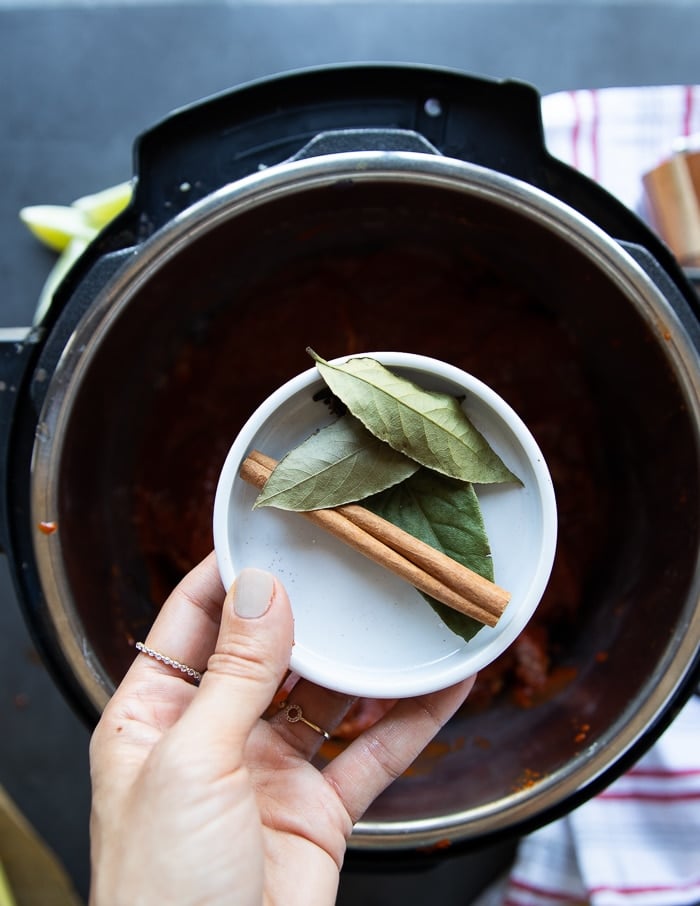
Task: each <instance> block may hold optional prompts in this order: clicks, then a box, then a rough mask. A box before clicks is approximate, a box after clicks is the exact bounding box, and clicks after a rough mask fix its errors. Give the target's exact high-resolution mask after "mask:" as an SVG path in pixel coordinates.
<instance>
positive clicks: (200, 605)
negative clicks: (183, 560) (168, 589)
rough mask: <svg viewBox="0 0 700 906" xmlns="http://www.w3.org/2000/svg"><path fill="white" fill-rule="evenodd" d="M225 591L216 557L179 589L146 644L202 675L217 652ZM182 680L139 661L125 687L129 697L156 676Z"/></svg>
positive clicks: (160, 667) (157, 665)
mask: <svg viewBox="0 0 700 906" xmlns="http://www.w3.org/2000/svg"><path fill="white" fill-rule="evenodd" d="M223 600H224V588H223V585H222V584H221V578H220V576H219V570H218V568H217V565H216V557H215V555H214V554H213V553H212V554H210V555H209V556H208V557H207V558H206V559H205V560H203V561H202V562H201V563H200V564H199V565H198V566H196V567H195V568H194V569H193V570H192V571H191V572H189V573H188V574H187V575H186V576H185V578H184V579H183V580H182V581H181V582H180V583H179V584H178V585H177V587H176V588H175V590H174V591H173V592H172V594H171V595H170V596H169V597H168V599H167V600H166V602H165V604H163V607H162V608H161V610H160V612H159V613H158V616H157V617H156V619H155V622H154V623H153V626H152V627H151V630H150V632H149V633H148V636H147V637H146V639H145V640H144V641H145V644H146V645H148V647H149V648H151V649H153V650H154V651H158V652H160V653H162V654H163V655H166V656H167V657H170V658H173V659H175V660H177V661H179V662H180V663H183V664H187V665H188V666H190V667H193V668H194V669H195V670H198V671H200V672H201V671H202V670H203V669H204V667H205V665H206V663H207V659H208V658H209V655H210V654H211V653H212V651H213V650H214V645H215V644H216V638H217V635H218V632H219V622H220V618H221V607H222V604H223ZM158 673H160V674H163V675H165V676H169V677H170V676H171V677H178V678H180V679H181V678H182V674H181V673H178V672H177V671H175V670H173V668H172V667H168V666H167V665H166V664H163V663H162V662H158V661H156V660H155V659H154V658H150V657H145V656H141V657H137V658H136V659H135V661H134V664H133V666H132V668H131V669H130V670H129V673H128V674H127V677H126V678H125V680H124V683H123V684H122V687H121V689H120V694H122V695H123V694H129V693H131V692H133V691H134V689H135V688H139V687H141V686H142V684H143V683H144V682H146V681H149V680H151V679H152V678H153V676H154V674H158Z"/></svg>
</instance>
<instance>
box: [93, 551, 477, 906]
mask: <svg viewBox="0 0 700 906" xmlns="http://www.w3.org/2000/svg"><path fill="white" fill-rule="evenodd" d="M146 644H147V645H148V646H149V647H150V648H152V649H155V650H156V651H160V652H163V653H165V654H167V655H169V656H170V657H174V658H177V659H178V660H180V661H181V662H182V663H185V664H188V665H191V666H193V667H195V668H197V669H202V667H203V666H204V665H205V664H206V665H207V669H206V672H205V673H204V675H203V677H202V681H201V685H200V686H199V687H197V686H196V685H194V684H193V682H192V681H190V680H188V679H187V677H185V676H184V675H183V674H181V673H179V672H177V671H176V670H174V669H173V668H172V667H168V666H166V665H165V664H163V663H160V662H158V661H156V660H155V659H152V658H149V657H145V656H142V655H140V656H138V657H137V658H136V659H135V661H134V664H133V665H132V667H131V669H130V670H129V672H128V673H127V675H126V677H125V678H124V680H123V682H122V684H121V685H120V687H119V689H118V690H117V691H116V693H115V694H114V696H113V698H112V700H111V701H110V703H109V704H108V705H107V708H106V709H105V711H104V714H103V715H102V718H101V720H100V722H99V724H98V726H97V728H96V730H95V733H94V735H93V738H92V742H91V747H90V759H91V771H92V784H93V807H92V816H91V827H90V830H91V841H92V872H93V877H92V889H91V895H90V904H91V906H140V904H148V906H153V904H154V903H170V904H173V906H189V904H198V906H204V904H206V906H218V904H226V906H260V904H262V903H264V904H274V906H297V904H299V906H315V904H327V906H332V904H333V903H334V902H335V898H336V893H337V887H338V877H339V871H340V868H341V865H342V862H343V856H344V853H345V848H346V841H347V838H348V837H349V835H350V833H351V831H352V827H353V824H354V823H355V822H356V821H357V820H358V819H359V818H360V817H361V816H362V814H363V812H364V811H365V810H366V809H367V807H368V806H369V805H370V803H371V802H372V801H373V800H374V799H375V798H376V796H377V795H378V794H379V793H380V792H381V791H382V790H383V789H384V788H385V787H386V786H388V784H389V783H391V781H392V780H394V779H395V778H396V777H397V776H399V775H400V774H401V773H402V772H403V771H404V770H405V769H406V768H407V767H408V766H409V765H410V764H411V762H412V761H413V760H414V759H415V758H416V756H417V755H418V754H419V753H420V752H421V750H422V749H423V748H424V747H425V745H426V744H427V743H428V742H429V741H430V739H431V738H432V737H433V736H434V735H435V733H436V732H437V731H438V730H439V728H440V727H441V726H442V725H443V724H444V723H445V721H447V720H448V719H449V718H450V717H451V715H452V714H453V713H454V711H455V710H456V709H457V708H458V707H459V705H460V704H461V703H462V701H463V700H464V698H465V697H466V695H467V694H468V692H469V690H470V688H471V686H472V682H473V681H472V680H467V681H465V682H464V683H461V684H460V685H459V686H455V687H453V688H451V689H448V690H446V691H444V692H440V693H436V694H433V695H426V696H422V697H420V698H416V699H406V700H401V701H399V702H397V703H396V704H395V706H394V707H393V708H392V709H391V710H390V711H389V712H388V713H387V714H386V715H385V716H384V717H383V718H382V719H381V720H380V721H379V723H377V724H375V726H373V727H371V728H370V729H369V730H366V731H365V732H364V733H363V734H362V735H361V736H360V737H359V738H358V739H356V740H355V741H354V742H352V743H351V744H350V745H349V746H348V748H347V749H345V751H343V752H342V753H341V754H339V755H338V756H337V757H336V758H334V759H333V760H332V761H331V762H330V763H328V764H327V766H326V767H325V768H323V770H318V769H317V768H315V767H313V766H312V765H311V764H310V763H309V759H311V758H312V757H313V755H315V753H316V752H317V751H318V749H319V747H320V744H321V743H322V742H323V738H322V736H321V735H320V734H319V733H317V732H316V731H315V730H314V729H312V728H311V727H309V726H308V725H306V724H304V723H303V722H301V721H300V722H297V723H290V722H288V721H287V720H286V718H285V715H284V713H282V712H278V713H276V714H274V715H273V716H272V717H271V718H270V719H269V720H264V719H261V714H263V712H264V711H265V710H266V709H267V708H268V706H269V704H270V702H271V701H272V698H273V696H274V695H275V692H276V690H277V689H278V687H279V685H280V683H281V681H282V680H283V678H284V676H285V673H286V671H287V669H288V664H289V656H290V652H291V648H292V644H293V621H292V614H291V609H290V606H289V601H288V599H287V595H286V592H285V590H284V588H283V587H282V585H281V584H280V583H279V581H278V580H277V579H275V578H274V577H273V576H272V575H270V574H269V573H266V572H262V571H260V570H243V571H242V572H241V574H240V575H239V577H238V579H237V580H236V582H235V584H234V586H233V588H232V589H231V591H230V592H229V593H228V595H226V596H224V590H223V588H222V586H221V580H220V578H219V574H218V571H217V567H216V561H215V559H214V556H213V555H210V556H209V557H208V558H207V559H206V560H205V561H204V562H203V563H201V564H200V565H199V566H198V567H196V568H195V569H194V570H193V571H192V572H191V573H190V574H189V575H188V576H186V577H185V579H184V580H183V581H182V582H181V583H180V585H179V586H178V587H177V588H176V589H175V591H174V592H173V593H172V594H171V595H170V597H169V598H168V600H167V601H166V603H165V605H164V606H163V608H162V610H161V612H160V613H159V615H158V617H157V619H156V621H155V623H154V625H153V628H152V630H151V632H150V633H149V636H148V638H147V639H146ZM212 652H213V653H212ZM291 699H292V701H293V702H294V704H298V705H300V706H301V708H302V709H303V714H304V716H305V717H308V718H309V719H310V720H312V721H313V723H315V724H317V725H318V726H319V727H323V728H324V729H326V730H329V731H332V730H333V728H334V727H336V726H337V725H338V724H339V723H340V721H341V720H342V718H343V716H344V715H345V713H346V712H347V710H348V709H349V707H350V705H351V704H352V699H351V698H349V697H348V696H344V695H340V694H338V693H335V692H330V691H329V690H327V689H322V688H320V687H318V686H315V685H314V684H312V683H310V682H307V681H305V680H300V681H299V682H298V683H297V685H296V686H295V687H294V689H293V692H292V694H291Z"/></svg>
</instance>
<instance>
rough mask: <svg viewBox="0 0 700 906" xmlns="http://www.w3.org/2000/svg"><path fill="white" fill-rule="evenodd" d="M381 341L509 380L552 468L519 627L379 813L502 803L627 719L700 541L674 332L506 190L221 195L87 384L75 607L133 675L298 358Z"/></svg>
mask: <svg viewBox="0 0 700 906" xmlns="http://www.w3.org/2000/svg"><path fill="white" fill-rule="evenodd" d="M307 346H312V347H313V348H314V349H316V350H317V351H318V352H319V353H320V354H321V355H323V356H324V357H326V358H331V357H334V356H339V355H343V354H346V353H352V352H360V351H372V350H380V349H382V350H402V351H410V352H416V353H423V354H426V355H431V356H435V357H437V358H440V359H443V360H445V361H448V362H451V363H453V364H455V365H458V366H460V367H461V368H464V369H465V370H467V371H470V372H472V373H474V374H475V375H476V376H477V377H479V378H480V379H482V380H483V381H485V382H486V383H488V384H490V385H491V386H492V387H494V389H495V390H497V391H498V392H499V393H500V394H501V395H502V396H504V397H505V398H506V400H508V402H510V404H511V405H512V406H513V407H514V408H515V409H516V411H518V412H519V414H520V415H521V416H522V417H523V418H524V419H525V421H526V422H527V423H528V424H529V426H530V428H531V430H532V431H533V433H534V435H535V437H536V438H537V440H538V442H539V444H540V446H541V447H542V449H543V451H544V454H545V457H546V458H547V460H548V462H549V465H550V468H551V470H552V474H553V478H554V482H555V487H556V491H557V497H558V506H559V518H560V541H559V547H558V553H557V560H556V564H555V569H554V573H553V576H552V581H551V583H550V587H549V589H548V591H547V594H546V596H545V599H544V601H543V602H542V605H541V607H540V609H539V611H538V614H537V616H536V617H535V619H534V620H533V623H532V624H531V626H530V627H529V628H528V630H527V631H526V633H525V634H524V636H523V638H522V639H521V640H520V642H519V643H518V644H517V645H516V646H514V648H513V650H511V651H510V652H508V653H506V655H504V656H503V658H502V659H501V661H500V662H499V663H498V664H497V665H495V666H494V667H493V668H490V669H488V670H486V671H484V673H483V674H482V676H481V677H480V679H479V684H478V688H477V691H476V692H475V693H474V695H473V697H472V699H471V701H470V703H468V705H467V706H466V707H465V708H464V709H463V711H462V712H461V713H460V714H459V715H458V716H457V717H456V718H455V719H454V720H453V721H452V722H451V724H450V725H449V726H448V727H447V728H446V729H445V730H444V731H443V733H442V734H441V736H440V737H439V738H438V740H437V741H436V742H435V743H434V744H433V745H432V746H431V747H429V749H428V750H427V752H426V753H425V754H424V755H423V756H422V757H421V758H420V759H419V761H418V762H417V763H416V765H415V766H414V767H413V768H412V769H411V771H409V773H408V774H407V776H406V777H404V778H402V779H401V780H400V781H399V782H398V783H397V784H395V785H394V787H393V788H392V789H391V790H390V791H389V792H387V793H386V794H385V795H384V796H383V797H381V798H380V800H379V801H378V802H377V803H376V804H375V806H374V807H373V809H372V811H371V812H370V814H369V815H368V816H367V820H370V821H371V820H372V819H374V818H376V819H377V820H391V821H394V820H401V819H413V818H422V817H424V816H430V815H436V816H439V815H443V814H446V813H447V814H449V813H453V812H455V811H460V810H469V809H471V808H475V807H477V806H479V805H480V804H485V803H493V802H494V801H496V800H501V799H503V798H504V797H508V796H511V795H512V794H513V793H514V792H517V791H519V790H525V789H528V788H529V787H531V786H532V785H533V784H535V783H536V782H537V781H538V780H539V779H541V778H543V777H547V776H548V775H550V774H552V773H553V772H556V771H558V770H560V769H561V768H562V766H563V765H565V764H566V763H567V761H569V760H570V759H571V758H572V757H574V756H575V755H576V754H577V753H579V752H581V751H584V750H585V749H586V747H587V746H589V745H594V744H595V743H596V742H597V741H599V740H601V739H602V738H603V737H604V735H605V734H606V733H609V732H610V729H611V727H614V726H615V725H616V724H621V723H623V722H624V721H625V720H627V719H628V717H629V714H628V708H629V706H630V703H631V702H632V700H633V699H635V697H636V696H638V694H639V692H640V689H644V688H645V687H647V686H650V685H651V684H653V682H654V676H655V674H656V672H657V671H658V670H659V669H660V667H661V666H662V665H663V663H664V661H665V659H666V658H667V657H668V651H669V646H670V645H671V643H672V637H673V633H674V632H675V631H677V627H678V625H679V623H682V620H683V608H684V607H686V606H687V605H686V598H687V594H688V589H689V585H690V582H691V580H692V576H693V572H694V569H695V560H696V555H697V550H698V542H699V540H700V539H699V538H698V526H697V522H696V514H697V511H698V487H697V459H698V451H697V449H696V437H695V434H694V430H693V426H692V424H691V423H690V418H689V416H688V413H687V411H686V409H685V406H684V401H683V398H682V394H681V392H680V390H679V388H678V386H677V384H676V381H675V378H674V375H673V373H672V371H671V369H670V367H669V365H668V362H667V360H666V357H665V354H664V351H663V348H662V346H663V344H662V343H660V342H659V341H657V340H656V339H654V338H652V336H651V334H650V333H649V331H648V329H647V327H646V325H645V324H644V323H643V321H642V319H641V318H640V317H639V315H638V314H637V313H636V312H635V310H634V309H633V307H632V306H631V305H630V304H629V301H628V300H627V299H626V298H625V297H624V295H623V293H622V292H621V290H620V289H618V288H617V287H616V286H615V285H614V284H613V283H612V282H611V281H610V280H609V279H608V278H607V277H606V276H605V275H603V274H602V273H601V272H600V271H599V270H598V269H597V268H596V266H594V265H593V264H592V263H591V262H590V261H589V260H588V259H586V258H585V257H584V256H582V255H581V254H580V252H579V251H577V250H576V248H575V247H574V246H571V245H570V244H568V243H566V242H564V241H562V240H560V239H557V238H555V237H554V236H553V235H552V234H551V233H549V232H548V231H547V230H546V229H545V228H544V227H540V226H537V225H536V224H535V223H532V222H529V221H525V220H523V219H522V215H521V214H519V213H518V212H508V211H506V210H504V209H502V208H501V207H499V206H498V205H495V204H493V203H491V202H487V201H484V200H480V199H478V198H472V197H467V196H461V195H457V194H456V193H454V192H449V191H446V190H444V191H443V190H438V189H435V188H431V189H427V188H425V187H421V186H411V185H406V184H401V185H398V184H390V183H387V184H384V185H380V184H378V183H356V184H351V183H345V184H343V185H340V186H337V187H334V188H332V189H330V188H325V189H316V190H313V191H307V192H305V193H303V194H299V195H294V196H288V197H285V198H281V199H278V200H277V201H274V202H270V203H268V204H266V205H264V206H263V207H260V208H257V209H254V210H251V211H248V212H247V213H245V214H244V215H241V216H238V217H234V218H229V219H225V218H224V219H222V220H221V222H220V223H219V224H218V225H217V226H216V228H213V227H212V228H211V229H210V230H208V231H207V232H206V233H204V234H203V235H200V236H199V237H195V238H193V239H192V241H191V242H190V243H189V245H188V246H187V247H186V248H185V249H183V250H181V251H180V252H179V253H178V254H177V255H176V256H175V257H174V258H172V259H171V260H170V261H168V263H167V264H166V265H164V266H163V267H161V268H154V269H153V271H152V273H151V275H150V277H149V279H148V280H147V281H146V282H145V283H144V284H143V285H142V287H141V288H140V290H139V291H138V293H137V294H136V295H135V296H134V297H133V298H131V299H130V301H129V303H128V305H125V306H124V308H123V310H122V312H121V314H120V315H119V317H118V318H117V319H116V320H115V321H114V323H113V324H112V325H111V327H110V330H109V332H108V334H107V336H106V338H105V340H104V341H103V343H102V345H101V347H100V349H99V355H97V356H96V357H95V358H94V361H93V362H92V365H91V367H90V371H89V373H88V374H86V376H85V379H84V380H83V381H82V382H81V386H80V388H79V389H76V390H75V391H74V394H75V399H74V404H73V409H72V413H71V420H70V424H69V426H68V430H67V432H66V441H65V448H64V454H63V457H62V462H61V469H60V490H59V492H60V509H61V515H60V524H61V543H62V550H63V553H64V557H65V563H66V569H67V573H68V578H69V582H70V584H71V586H72V588H73V589H74V594H75V606H76V608H77V610H78V613H79V616H80V619H81V620H82V621H83V623H84V626H85V630H86V635H87V637H88V638H89V640H90V642H91V644H92V646H93V648H94V652H95V656H96V657H97V658H98V659H99V660H100V661H101V662H102V663H103V664H104V665H105V668H106V670H107V671H108V673H109V675H110V677H111V679H112V680H113V682H114V683H115V684H116V683H117V682H118V681H119V679H120V677H121V676H122V675H123V673H124V671H125V669H126V668H127V666H128V665H129V663H130V661H131V660H132V658H133V648H132V647H131V643H133V641H134V640H136V639H138V638H143V637H144V635H145V633H146V631H147V628H148V626H149V625H150V622H151V621H152V619H153V616H154V614H155V612H156V609H157V607H158V606H159V604H160V603H161V602H162V600H163V598H164V596H165V594H166V593H167V591H168V590H169V589H170V587H171V586H172V584H173V583H174V582H175V581H176V580H177V579H178V578H179V577H180V576H181V575H182V574H183V573H184V572H185V571H186V570H187V569H188V568H189V567H191V566H192V565H194V563H196V562H197V561H198V560H199V559H200V558H201V557H203V556H204V555H205V554H206V553H208V552H209V550H210V549H211V547H212V538H211V529H210V523H211V510H212V502H213V494H214V489H215V484H216V479H217V475H218V471H219V468H220V466H221V464H222V463H223V459H224V456H225V454H226V451H227V449H228V447H229V446H230V444H231V442H232V441H233V438H234V437H235V435H236V433H237V430H238V428H239V427H240V426H241V424H242V423H243V421H244V420H245V419H246V418H247V417H248V415H249V414H250V413H251V412H252V411H253V410H254V408H255V407H256V406H257V405H258V404H259V403H260V402H261V401H262V400H263V399H264V398H265V397H266V396H267V395H268V394H269V393H270V392H271V391H273V390H274V389H275V388H276V387H278V386H279V385H280V384H281V383H282V382H283V381H285V380H286V379H288V378H289V377H291V376H293V375H294V374H296V373H298V372H300V371H302V370H304V369H306V368H307V367H309V366H310V360H309V359H308V357H307V356H306V354H305V351H304V350H305V347H307Z"/></svg>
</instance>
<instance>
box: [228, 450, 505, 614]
mask: <svg viewBox="0 0 700 906" xmlns="http://www.w3.org/2000/svg"><path fill="white" fill-rule="evenodd" d="M276 465H277V463H276V461H275V460H274V459H272V458H271V457H269V456H266V455H265V454H264V453H260V452H259V451H257V450H253V451H252V452H251V453H250V454H249V455H248V457H247V458H246V459H245V460H244V462H243V463H242V465H241V468H240V475H241V478H243V479H244V480H245V481H247V482H249V483H250V484H253V485H254V486H255V487H257V488H258V489H262V488H263V487H264V485H265V483H266V482H267V479H268V478H269V477H270V475H271V474H272V470H273V469H274V468H275V466H276ZM301 515H302V516H305V517H306V518H307V519H309V520H310V521H311V522H313V523H315V524H316V525H319V526H321V527H322V528H324V529H325V530H326V531H328V532H330V533H331V534H332V535H334V536H335V537H337V538H339V539H340V540H342V541H344V542H345V543H346V544H348V545H349V546H350V547H352V548H353V549H354V550H356V551H359V552H360V553H361V554H364V556H366V557H368V558H369V559H370V560H373V561H374V562H375V563H378V564H379V565H380V566H384V567H385V568H386V569H388V570H390V571H391V572H393V573H395V574H396V575H398V576H400V577H401V578H402V579H405V580H406V581H407V582H410V584H411V585H413V586H415V587H416V588H418V589H419V590H420V591H422V592H425V593H426V594H428V595H430V596H431V597H433V598H435V599H436V600H437V601H441V602H442V603H443V604H446V605H447V606H448V607H452V608H453V609H454V610H458V611H459V612H460V613H463V614H466V615H467V616H470V617H473V618H474V619H475V620H478V621H479V622H481V623H484V624H486V625H487V626H495V625H496V623H497V622H498V620H499V618H500V617H501V615H502V614H503V611H504V610H505V607H506V604H507V603H508V601H509V600H510V594H509V592H507V591H505V590H504V589H503V588H500V587H499V586H498V585H496V584H495V583H493V582H490V581H489V580H488V579H485V578H484V577H483V576H480V575H479V574H478V573H475V572H473V571H472V570H470V569H467V567H465V566H462V564H460V563H457V561H456V560H453V559H452V558H450V557H448V556H446V555H445V554H443V553H442V552H441V551H438V550H436V549H435V548H433V547H430V545H428V544H425V543H424V542H423V541H420V540H419V539H418V538H415V537H414V536H413V535H411V534H409V533H408V532H405V531H403V529H400V528H399V527H398V526H396V525H394V524H393V523H391V522H388V521H387V520H386V519H382V518H381V517H380V516H377V515H376V514H375V513H372V512H371V511H370V510H367V509H365V507H362V506H360V505H359V504H354V503H353V504H346V505H344V506H339V507H335V508H328V509H321V510H308V511H304V512H302V513H301Z"/></svg>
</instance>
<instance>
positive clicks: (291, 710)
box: [280, 702, 331, 739]
mask: <svg viewBox="0 0 700 906" xmlns="http://www.w3.org/2000/svg"><path fill="white" fill-rule="evenodd" d="M280 710H281V711H284V716H285V717H286V718H287V720H288V721H289V723H290V724H296V723H299V721H301V722H302V723H303V724H306V726H307V727H311V729H312V730H315V731H316V732H317V733H320V734H321V736H323V738H324V739H330V738H331V734H330V733H328V732H327V731H326V730H323V729H321V727H319V726H318V724H315V723H312V722H311V721H310V720H307V719H306V718H305V717H304V712H303V711H302V710H301V705H293V704H292V703H291V702H281V703H280Z"/></svg>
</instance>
